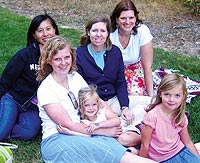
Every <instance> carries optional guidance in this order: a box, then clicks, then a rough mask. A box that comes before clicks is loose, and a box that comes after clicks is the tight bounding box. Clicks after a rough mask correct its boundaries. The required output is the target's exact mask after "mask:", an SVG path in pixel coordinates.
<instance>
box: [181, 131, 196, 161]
mask: <svg viewBox="0 0 200 163" xmlns="http://www.w3.org/2000/svg"><path fill="white" fill-rule="evenodd" d="M180 137H181V141H182V142H183V144H185V146H186V147H187V148H188V149H189V150H190V151H192V152H193V153H194V154H195V155H197V157H199V158H200V155H199V152H198V151H197V149H196V147H195V145H194V144H193V142H192V140H191V139H190V135H189V133H188V129H187V127H186V128H184V129H183V130H182V131H181V132H180Z"/></svg>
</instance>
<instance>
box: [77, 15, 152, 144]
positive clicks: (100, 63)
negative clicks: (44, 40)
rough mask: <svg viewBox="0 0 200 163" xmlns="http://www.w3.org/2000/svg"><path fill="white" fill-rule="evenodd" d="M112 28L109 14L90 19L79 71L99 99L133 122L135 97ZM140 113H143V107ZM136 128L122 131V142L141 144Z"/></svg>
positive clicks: (78, 55) (82, 41) (81, 51)
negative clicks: (113, 39) (114, 42)
mask: <svg viewBox="0 0 200 163" xmlns="http://www.w3.org/2000/svg"><path fill="white" fill-rule="evenodd" d="M110 30H111V23H110V19H109V17H107V16H106V15H97V16H94V17H92V18H91V19H90V20H89V21H88V22H87V24H86V26H85V34H84V35H83V36H82V37H81V46H80V47H78V48H77V67H78V72H79V73H80V74H81V76H82V77H83V78H84V79H85V81H86V82H87V83H88V84H92V85H95V86H96V87H97V93H98V94H99V96H100V98H101V99H102V100H104V101H106V102H107V103H108V105H109V106H110V107H111V108H112V109H113V111H114V112H115V113H116V114H117V115H118V116H120V115H122V116H123V117H124V119H125V120H126V121H127V124H128V125H130V124H132V122H133V120H134V116H137V115H134V107H135V106H134V105H132V104H133V103H134V101H135V99H134V98H129V97H128V92H127V83H126V80H125V76H124V63H123V59H122V54H121V51H120V49H119V48H118V47H117V46H115V45H112V42H111V41H110V38H109V36H110ZM149 101H150V99H149ZM149 101H148V102H149ZM141 112H144V111H143V108H141ZM141 120H142V119H141ZM134 131H135V130H131V131H127V132H125V133H123V134H122V135H123V136H121V137H120V139H119V141H120V143H121V144H123V145H124V146H127V147H130V146H135V145H137V144H139V143H140V140H141V136H140V133H138V132H137V131H136V132H134Z"/></svg>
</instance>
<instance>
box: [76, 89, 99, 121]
mask: <svg viewBox="0 0 200 163" xmlns="http://www.w3.org/2000/svg"><path fill="white" fill-rule="evenodd" d="M96 90H97V89H96V87H94V86H88V87H84V88H82V89H80V90H79V93H78V99H79V109H80V114H81V118H83V119H86V117H85V115H84V109H85V107H84V102H85V101H86V100H88V99H96V100H97V102H98V107H100V106H101V99H100V97H99V95H98V94H97V91H96Z"/></svg>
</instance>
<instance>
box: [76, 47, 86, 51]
mask: <svg viewBox="0 0 200 163" xmlns="http://www.w3.org/2000/svg"><path fill="white" fill-rule="evenodd" d="M85 49H87V46H79V47H77V48H76V51H82V50H85Z"/></svg>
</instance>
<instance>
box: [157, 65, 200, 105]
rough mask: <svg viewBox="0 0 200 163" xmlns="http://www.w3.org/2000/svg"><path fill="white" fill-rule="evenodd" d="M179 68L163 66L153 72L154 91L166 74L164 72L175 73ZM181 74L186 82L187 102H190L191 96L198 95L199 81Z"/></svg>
mask: <svg viewBox="0 0 200 163" xmlns="http://www.w3.org/2000/svg"><path fill="white" fill-rule="evenodd" d="M177 72H179V70H173V69H167V68H165V67H161V68H159V69H157V70H155V71H154V72H153V82H154V93H155V94H156V92H157V87H158V85H159V83H160V81H161V79H162V78H163V77H164V76H165V75H166V74H171V73H177ZM180 75H181V76H183V78H184V80H185V82H186V87H187V92H188V96H187V100H186V102H187V103H191V100H192V98H194V97H196V96H198V95H200V81H197V80H194V79H191V78H189V77H188V76H184V75H182V74H180Z"/></svg>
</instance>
